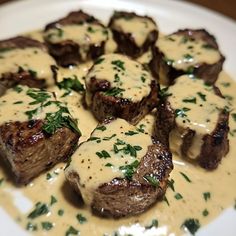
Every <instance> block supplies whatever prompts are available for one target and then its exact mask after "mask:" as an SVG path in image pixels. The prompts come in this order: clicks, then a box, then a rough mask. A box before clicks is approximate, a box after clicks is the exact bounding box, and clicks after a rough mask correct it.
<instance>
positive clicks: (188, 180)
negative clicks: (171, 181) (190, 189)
mask: <svg viewBox="0 0 236 236" xmlns="http://www.w3.org/2000/svg"><path fill="white" fill-rule="evenodd" d="M179 173H180V174H181V175H182V176H183V177H184V178H185V180H186V181H187V182H189V183H191V182H192V181H191V179H189V177H188V176H187V175H186V174H184V173H183V172H179Z"/></svg>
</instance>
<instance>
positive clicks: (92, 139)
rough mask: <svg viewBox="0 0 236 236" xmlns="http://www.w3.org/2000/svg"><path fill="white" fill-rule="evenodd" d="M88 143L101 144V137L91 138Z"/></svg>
mask: <svg viewBox="0 0 236 236" xmlns="http://www.w3.org/2000/svg"><path fill="white" fill-rule="evenodd" d="M88 141H96V142H97V143H101V139H100V138H99V137H90V138H89V139H88Z"/></svg>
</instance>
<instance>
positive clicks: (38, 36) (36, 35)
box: [23, 30, 44, 43]
mask: <svg viewBox="0 0 236 236" xmlns="http://www.w3.org/2000/svg"><path fill="white" fill-rule="evenodd" d="M23 36H24V37H28V38H31V39H34V40H37V41H39V42H41V43H44V38H43V31H42V30H34V31H29V32H27V33H25V34H23Z"/></svg>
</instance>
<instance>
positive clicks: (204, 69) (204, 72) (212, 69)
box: [149, 29, 225, 85]
mask: <svg viewBox="0 0 236 236" xmlns="http://www.w3.org/2000/svg"><path fill="white" fill-rule="evenodd" d="M174 34H178V35H183V36H186V37H188V38H193V39H201V40H203V41H205V42H206V43H207V44H209V45H210V46H212V47H213V48H215V49H216V50H219V47H218V44H217V42H216V39H215V38H214V36H213V35H211V34H209V33H208V32H207V31H206V30H205V29H198V30H192V29H184V30H179V31H177V32H175V33H173V34H170V36H171V35H174ZM152 54H153V58H152V60H151V62H150V63H149V66H150V69H151V71H152V74H153V76H154V77H156V78H157V79H158V80H160V83H161V84H164V85H171V84H173V83H174V80H175V79H176V78H177V77H179V76H180V75H183V74H186V73H188V72H186V71H183V70H177V69H175V68H174V67H172V66H171V65H168V64H167V63H166V62H165V60H164V58H165V55H164V54H163V53H162V52H161V51H160V50H159V49H158V47H156V46H153V47H152ZM220 55H221V57H220V60H219V61H218V62H216V63H214V64H206V63H203V64H199V65H195V66H194V67H193V70H192V71H191V73H192V74H194V75H195V76H196V77H199V78H202V79H203V80H204V81H205V82H206V83H207V84H210V85H212V84H214V83H215V82H216V80H217V78H218V75H219V73H220V72H221V71H222V67H223V63H224V61H225V57H224V56H223V55H222V54H220ZM160 73H162V74H164V75H165V79H164V80H162V78H161V76H160Z"/></svg>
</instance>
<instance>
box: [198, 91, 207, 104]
mask: <svg viewBox="0 0 236 236" xmlns="http://www.w3.org/2000/svg"><path fill="white" fill-rule="evenodd" d="M197 95H198V96H199V97H200V98H201V99H202V101H204V102H205V101H206V95H205V94H203V93H201V92H197Z"/></svg>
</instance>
